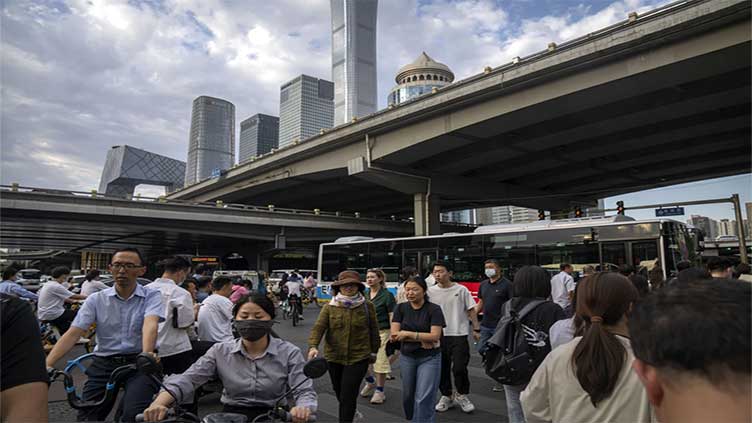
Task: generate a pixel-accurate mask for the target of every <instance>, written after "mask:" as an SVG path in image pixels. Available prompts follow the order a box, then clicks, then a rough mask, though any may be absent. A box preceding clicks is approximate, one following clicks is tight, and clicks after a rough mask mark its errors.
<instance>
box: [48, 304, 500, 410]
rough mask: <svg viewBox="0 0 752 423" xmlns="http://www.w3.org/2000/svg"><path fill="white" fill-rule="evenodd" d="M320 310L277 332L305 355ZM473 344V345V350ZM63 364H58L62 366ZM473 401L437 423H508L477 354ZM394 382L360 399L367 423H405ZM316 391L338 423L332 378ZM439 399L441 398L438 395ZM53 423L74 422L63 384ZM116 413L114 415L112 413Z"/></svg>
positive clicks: (53, 405) (211, 402)
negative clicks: (380, 396)
mask: <svg viewBox="0 0 752 423" xmlns="http://www.w3.org/2000/svg"><path fill="white" fill-rule="evenodd" d="M318 311H319V309H318V308H317V307H316V306H314V305H312V304H311V305H308V306H307V307H306V309H305V311H304V316H305V320H303V321H302V322H301V323H302V324H301V325H300V326H297V327H293V326H292V322H291V321H289V320H282V319H281V316H278V321H279V323H277V324H275V325H274V330H275V331H276V332H277V334H279V335H280V336H281V337H282V338H284V339H286V340H288V341H291V342H293V343H294V344H295V345H297V346H298V347H300V348H301V350H302V351H303V352H305V351H306V350H307V346H306V341H307V339H308V335H309V333H310V329H311V327H312V326H313V324H314V322H315V321H316V317H317V316H318ZM473 348H474V345H471V349H473ZM81 354H83V348H82V347H76V348H75V349H74V350H73V351H72V353H70V354H69V355H68V356H66V359H72V358H75V357H77V356H79V355H81ZM60 366H61V364H58V367H60ZM469 373H470V395H469V397H470V399H471V400H472V401H473V403H474V404H475V408H476V409H475V411H474V412H473V413H470V414H465V413H463V412H462V411H460V410H459V408H458V407H454V408H452V409H450V410H449V411H447V412H445V413H437V421H440V422H491V421H493V422H506V421H507V417H506V404H505V400H504V393H503V392H493V391H492V390H491V388H492V386H493V382H492V381H491V379H489V378H488V377H487V376H486V375H485V373H484V372H483V368H482V367H481V365H480V356H479V355H478V354H477V353H475V352H474V349H473V354H472V357H471V359H470V366H469ZM392 374H393V375H394V376H395V380H391V381H387V384H386V386H385V393H386V397H387V400H386V402H385V403H384V404H382V405H371V404H370V403H369V402H368V400H369V398H360V399H359V400H358V410H359V411H360V412H361V413H363V415H364V417H365V421H367V422H399V421H404V420H405V419H404V414H403V412H402V403H401V395H402V394H401V391H402V389H401V382H400V377H399V366H398V364H397V363H395V365H394V366H393V373H392ZM84 380H85V377H84V376H80V377H76V387H77V388H78V391H79V392H80V390H81V387H82V386H83V382H84ZM314 385H315V388H316V392H317V393H318V396H319V411H318V413H317V419H318V421H319V422H335V421H337V409H338V405H337V399H336V397H335V395H334V391H333V389H332V385H331V382H330V380H329V376H328V375H325V376H324V377H322V378H320V379H317V380H316V381H315V382H314ZM437 400H438V396H437ZM221 410H222V405H221V404H220V402H219V394H218V393H216V394H210V395H207V396H204V397H202V398H201V400H200V401H199V414H200V415H201V416H202V417H203V416H204V415H206V414H209V413H213V412H218V411H221ZM49 411H50V421H51V422H75V421H76V411H75V410H73V409H72V408H71V407H70V406H69V405H68V403H67V401H66V400H65V392H64V389H63V386H62V383H55V384H54V385H52V386H51V388H50V401H49ZM112 414H114V413H112ZM112 414H111V415H110V418H112Z"/></svg>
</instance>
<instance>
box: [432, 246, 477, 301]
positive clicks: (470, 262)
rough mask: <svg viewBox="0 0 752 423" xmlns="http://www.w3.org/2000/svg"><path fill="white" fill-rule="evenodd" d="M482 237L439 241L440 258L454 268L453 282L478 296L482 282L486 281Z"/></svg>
mask: <svg viewBox="0 0 752 423" xmlns="http://www.w3.org/2000/svg"><path fill="white" fill-rule="evenodd" d="M481 242H482V240H481V237H478V236H474V237H452V238H445V239H441V240H440V241H439V258H440V259H441V260H444V261H446V262H448V263H449V264H450V265H451V266H452V267H453V268H454V273H453V276H452V280H454V281H455V282H460V283H462V284H463V285H465V286H466V287H467V289H469V290H470V293H471V294H473V296H477V295H478V288H479V287H480V281H482V280H483V279H485V278H486V277H485V275H484V274H483V272H484V270H483V269H484V267H483V262H484V261H485V259H484V257H483V245H482V244H481Z"/></svg>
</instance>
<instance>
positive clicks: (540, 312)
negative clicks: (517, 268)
mask: <svg viewBox="0 0 752 423" xmlns="http://www.w3.org/2000/svg"><path fill="white" fill-rule="evenodd" d="M533 300H540V298H520V297H515V298H512V300H511V301H510V302H509V304H511V306H512V307H513V308H514V309H515V310H517V311H521V310H522V308H523V307H525V305H527V304H528V303H529V302H531V301H533ZM563 319H566V316H565V315H564V310H562V309H561V307H560V306H559V305H558V304H556V303H554V302H552V301H546V302H544V303H543V304H540V305H538V306H537V307H535V309H533V311H531V312H530V313H528V314H527V316H525V317H523V318H522V326H523V330H524V331H525V339H526V340H527V345H528V347H529V348H530V353H531V354H532V356H533V360H534V361H535V367H538V365H540V363H541V362H543V359H544V358H546V355H548V353H549V352H551V340H550V339H549V336H548V331H549V329H551V326H552V325H553V324H554V323H556V322H558V321H559V320H563Z"/></svg>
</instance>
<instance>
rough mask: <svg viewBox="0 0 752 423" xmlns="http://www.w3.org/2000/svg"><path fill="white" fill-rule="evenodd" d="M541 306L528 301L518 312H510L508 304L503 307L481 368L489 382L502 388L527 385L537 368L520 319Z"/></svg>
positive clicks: (509, 304) (539, 303)
mask: <svg viewBox="0 0 752 423" xmlns="http://www.w3.org/2000/svg"><path fill="white" fill-rule="evenodd" d="M544 302H546V301H545V300H534V301H531V302H530V303H528V304H527V305H525V307H523V308H522V310H520V311H519V312H518V311H515V310H514V309H513V308H512V305H511V300H510V301H507V302H506V303H505V304H504V309H505V312H504V313H503V316H502V318H501V320H499V324H498V325H496V331H495V332H494V334H493V336H491V338H489V339H488V343H487V347H488V349H487V350H486V354H485V356H484V357H483V368H484V370H485V371H486V374H487V375H488V376H489V377H490V378H491V379H493V380H495V381H497V382H499V383H501V384H503V385H523V384H525V383H528V382H529V381H530V378H531V377H532V376H533V373H534V372H535V369H536V367H537V366H536V363H535V359H534V358H533V356H532V355H531V354H530V347H529V346H528V344H527V341H526V340H525V332H524V330H523V329H522V319H523V318H524V317H525V316H527V315H528V313H530V312H531V311H533V310H534V309H535V308H536V307H538V306H539V305H541V304H543V303H544Z"/></svg>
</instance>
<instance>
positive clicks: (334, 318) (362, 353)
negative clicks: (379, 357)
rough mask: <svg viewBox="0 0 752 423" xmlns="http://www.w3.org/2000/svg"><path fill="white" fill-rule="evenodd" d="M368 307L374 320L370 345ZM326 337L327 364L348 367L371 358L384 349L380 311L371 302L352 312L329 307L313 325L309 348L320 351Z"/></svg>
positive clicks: (322, 310) (323, 309)
mask: <svg viewBox="0 0 752 423" xmlns="http://www.w3.org/2000/svg"><path fill="white" fill-rule="evenodd" d="M364 306H367V307H368V310H369V313H370V318H371V321H370V322H369V324H370V326H371V329H370V338H371V339H370V343H369V339H368V338H369V330H368V326H367V325H366V313H365V309H364V308H363V307H364ZM324 336H325V342H324V358H326V360H327V361H331V362H333V363H339V364H343V365H345V366H348V365H350V364H354V363H357V362H359V361H362V360H365V359H368V358H370V357H371V353H373V354H376V352H378V350H379V347H380V346H381V339H380V338H379V327H378V323H377V318H376V309H375V308H374V306H373V304H372V303H371V302H369V301H366V302H365V303H364V304H363V305H359V306H357V307H355V308H352V309H348V308H344V307H336V306H332V305H329V304H326V305H325V306H324V307H323V308H322V309H321V312H320V313H319V318H318V320H316V324H315V325H313V329H312V330H311V336H310V337H309V338H308V347H309V348H317V349H318V347H319V343H320V342H321V338H322V337H324ZM369 344H370V348H369Z"/></svg>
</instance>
